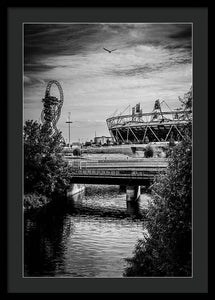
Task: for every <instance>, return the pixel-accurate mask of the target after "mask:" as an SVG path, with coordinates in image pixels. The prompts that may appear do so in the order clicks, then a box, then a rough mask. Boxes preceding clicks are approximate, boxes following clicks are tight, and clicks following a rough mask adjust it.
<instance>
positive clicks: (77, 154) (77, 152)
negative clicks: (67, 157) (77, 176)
mask: <svg viewBox="0 0 215 300" xmlns="http://www.w3.org/2000/svg"><path fill="white" fill-rule="evenodd" d="M72 153H73V155H74V156H81V149H79V148H75V149H74V150H73V152H72Z"/></svg>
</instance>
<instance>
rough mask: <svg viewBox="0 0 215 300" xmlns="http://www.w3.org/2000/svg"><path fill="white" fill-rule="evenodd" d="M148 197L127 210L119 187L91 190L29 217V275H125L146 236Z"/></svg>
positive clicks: (26, 249)
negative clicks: (137, 244)
mask: <svg viewBox="0 0 215 300" xmlns="http://www.w3.org/2000/svg"><path fill="white" fill-rule="evenodd" d="M148 200H150V197H149V195H146V194H142V195H141V198H140V200H139V203H138V204H136V205H132V206H128V204H126V201H125V192H121V191H119V187H118V186H93V185H91V186H86V190H85V192H84V193H82V194H79V195H76V197H73V198H71V199H68V200H67V201H65V202H64V201H63V200H59V201H58V202H53V203H51V204H50V205H49V206H48V207H46V208H43V209H42V210H41V211H39V212H37V213H34V214H32V213H31V214H25V217H24V231H25V238H24V266H25V270H24V276H25V277H30V276H33V277H91V278H92V277H105V278H110V277H112V278H116V277H123V272H124V269H125V266H126V262H125V260H124V259H125V258H126V257H130V256H132V252H133V250H134V247H135V244H136V242H137V240H138V239H139V238H142V236H143V221H144V216H145V211H146V208H147V201H148Z"/></svg>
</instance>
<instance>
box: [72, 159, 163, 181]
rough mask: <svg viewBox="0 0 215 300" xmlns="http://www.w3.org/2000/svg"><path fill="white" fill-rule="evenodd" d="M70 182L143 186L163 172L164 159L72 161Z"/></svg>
mask: <svg viewBox="0 0 215 300" xmlns="http://www.w3.org/2000/svg"><path fill="white" fill-rule="evenodd" d="M71 165H72V166H73V171H72V173H71V180H72V182H75V183H95V184H97V183H107V184H143V185H144V184H145V183H146V182H147V183H148V182H152V181H153V179H154V177H155V176H156V175H158V174H160V173H163V172H165V170H166V168H167V165H168V161H167V160H166V159H156V160H155V159H153V160H152V159H145V160H138V161H137V160H136V161H135V160H129V161H124V160H123V161H119V160H118V161H114V162H113V161H109V160H106V161H104V160H102V161H79V162H77V161H73V162H71Z"/></svg>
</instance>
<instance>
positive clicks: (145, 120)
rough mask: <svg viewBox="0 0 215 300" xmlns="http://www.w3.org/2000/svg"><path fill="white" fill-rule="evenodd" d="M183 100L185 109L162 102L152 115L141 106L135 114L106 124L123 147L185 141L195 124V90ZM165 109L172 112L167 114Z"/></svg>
mask: <svg viewBox="0 0 215 300" xmlns="http://www.w3.org/2000/svg"><path fill="white" fill-rule="evenodd" d="M179 100H180V102H181V103H180V104H181V107H180V108H176V109H174V110H171V109H170V108H169V106H168V105H167V103H166V102H165V101H160V100H159V99H158V100H155V103H154V107H153V110H152V112H143V111H142V109H141V107H140V103H138V104H136V105H135V106H134V107H133V108H132V113H131V114H124V115H123V114H120V115H118V116H112V117H110V118H108V119H107V120H106V123H107V127H108V130H109V132H110V134H111V137H112V138H113V140H114V142H115V143H116V144H120V145H121V144H147V143H150V142H168V141H170V140H171V139H173V140H174V141H180V140H182V139H183V136H184V130H185V129H186V126H187V125H188V123H190V122H192V87H191V88H190V90H189V92H188V93H186V94H184V96H183V98H181V97H179ZM164 105H166V107H167V108H168V110H167V109H166V110H163V106H164Z"/></svg>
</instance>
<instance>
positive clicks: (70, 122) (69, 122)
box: [66, 112, 73, 147]
mask: <svg viewBox="0 0 215 300" xmlns="http://www.w3.org/2000/svg"><path fill="white" fill-rule="evenodd" d="M70 115H71V112H69V113H68V121H66V123H68V125H69V147H70V124H72V123H73V122H72V121H70Z"/></svg>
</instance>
